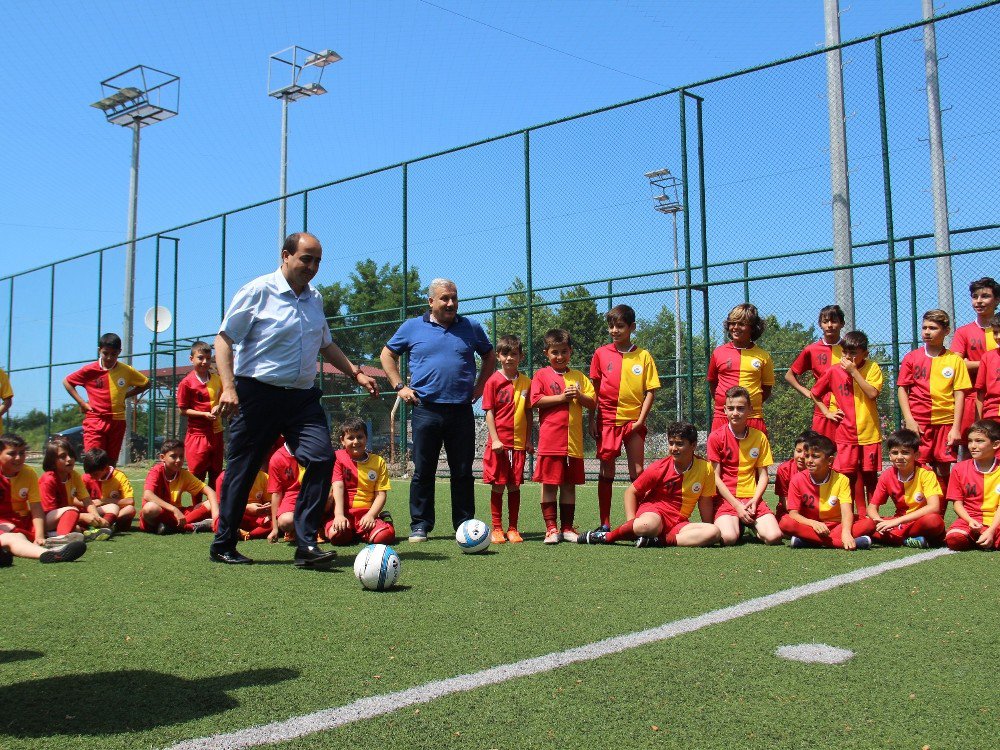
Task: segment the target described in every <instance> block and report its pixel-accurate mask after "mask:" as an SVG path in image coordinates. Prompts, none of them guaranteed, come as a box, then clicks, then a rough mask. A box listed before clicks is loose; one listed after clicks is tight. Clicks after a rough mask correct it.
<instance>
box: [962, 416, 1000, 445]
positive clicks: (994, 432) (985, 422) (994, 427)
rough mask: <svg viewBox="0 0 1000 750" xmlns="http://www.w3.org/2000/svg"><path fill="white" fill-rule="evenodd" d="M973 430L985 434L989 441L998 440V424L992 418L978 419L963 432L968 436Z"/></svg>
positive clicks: (999, 426)
mask: <svg viewBox="0 0 1000 750" xmlns="http://www.w3.org/2000/svg"><path fill="white" fill-rule="evenodd" d="M973 432H978V433H980V434H981V435H985V436H986V439H987V440H989V441H990V442H991V443H995V442H997V441H998V440H1000V424H998V423H997V422H994V421H993V420H992V419H980V420H979V421H977V422H973V423H972V425H971V426H970V427H969V429H967V430H966V431H965V434H966V436H968V435H969V434H971V433H973Z"/></svg>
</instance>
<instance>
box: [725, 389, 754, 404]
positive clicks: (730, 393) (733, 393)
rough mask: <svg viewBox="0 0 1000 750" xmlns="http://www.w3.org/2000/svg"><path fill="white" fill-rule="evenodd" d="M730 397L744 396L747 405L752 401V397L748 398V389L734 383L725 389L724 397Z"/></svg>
mask: <svg viewBox="0 0 1000 750" xmlns="http://www.w3.org/2000/svg"><path fill="white" fill-rule="evenodd" d="M731 398H745V399H746V400H747V404H748V405H749V404H750V403H752V399H751V398H750V391H748V390H747V389H746V388H744V387H743V386H742V385H734V386H733V387H732V388H730V389H729V390H727V391H726V399H731Z"/></svg>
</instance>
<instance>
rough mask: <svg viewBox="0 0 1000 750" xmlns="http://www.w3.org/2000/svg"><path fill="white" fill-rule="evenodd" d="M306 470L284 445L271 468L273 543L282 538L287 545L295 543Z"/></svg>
mask: <svg viewBox="0 0 1000 750" xmlns="http://www.w3.org/2000/svg"><path fill="white" fill-rule="evenodd" d="M305 473H306V470H305V469H304V468H302V467H301V466H299V462H298V461H296V460H295V456H293V455H292V452H291V450H289V448H288V444H287V443H282V444H281V447H280V448H278V450H276V451H275V452H274V453H273V454H272V455H271V460H270V462H269V463H268V465H267V491H268V493H269V494H270V495H271V531H270V532H269V533H268V535H267V540H268V541H269V542H272V543H273V542H276V541H277V540H278V536H279V535H284V538H285V540H286V541H289V542H291V541H294V539H295V501H296V500H298V498H299V489H301V487H302V477H303V475H304V474H305Z"/></svg>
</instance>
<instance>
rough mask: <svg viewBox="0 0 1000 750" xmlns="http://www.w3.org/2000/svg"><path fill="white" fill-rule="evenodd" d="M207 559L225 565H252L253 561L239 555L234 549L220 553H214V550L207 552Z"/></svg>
mask: <svg viewBox="0 0 1000 750" xmlns="http://www.w3.org/2000/svg"><path fill="white" fill-rule="evenodd" d="M208 559H209V560H211V561H212V562H217V563H225V564H226V565H252V564H253V560H251V559H250V558H249V557H246V556H245V555H241V554H240V553H239V552H237V551H236V550H234V549H227V550H223V551H222V552H216V551H215V550H214V549H213V550H209V552H208Z"/></svg>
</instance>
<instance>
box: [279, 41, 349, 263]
mask: <svg viewBox="0 0 1000 750" xmlns="http://www.w3.org/2000/svg"><path fill="white" fill-rule="evenodd" d="M342 59H343V58H342V57H341V56H340V55H338V54H337V53H336V52H334V51H333V50H332V49H324V50H322V51H320V52H313V51H312V50H308V49H306V48H305V47H299V46H297V45H293V46H291V47H287V48H286V49H283V50H281V51H280V52H275V53H274V54H273V55H271V56H270V57H268V66H267V95H268V96H271V97H274V98H275V99H278V100H280V101H281V178H280V181H279V185H278V193H279V195H280V196H281V200H280V202H279V204H278V242H279V243H280V242H284V240H285V225H286V219H287V207H286V204H285V194H286V193H287V188H288V103H289V102H294V101H298V100H299V99H305V98H306V97H308V96H322V95H323V94H325V93H326V89H325V88H323V85H322V83H321V80H322V78H323V70H324V69H325V68H326V66H327V65H333V63H335V62H340V61H341V60H342ZM313 71H318V73H316V74H315V75H313ZM305 78H310V79H312V78H315V80H308V81H307V80H305ZM282 81H285V83H282Z"/></svg>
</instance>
